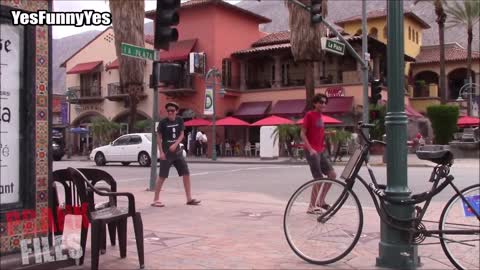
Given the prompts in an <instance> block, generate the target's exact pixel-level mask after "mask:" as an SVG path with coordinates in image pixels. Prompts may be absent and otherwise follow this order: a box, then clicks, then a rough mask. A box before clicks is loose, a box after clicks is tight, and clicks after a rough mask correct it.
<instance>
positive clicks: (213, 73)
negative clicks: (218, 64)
mask: <svg viewBox="0 0 480 270" xmlns="http://www.w3.org/2000/svg"><path fill="white" fill-rule="evenodd" d="M211 79H212V80H211ZM216 79H220V83H217V80H216ZM210 80H211V82H210ZM221 80H222V74H221V73H220V72H219V71H218V69H217V68H215V67H213V68H211V69H210V70H209V71H208V72H207V75H206V76H205V84H206V85H211V86H212V107H213V115H212V160H217V144H216V142H215V140H216V133H215V120H216V119H215V118H216V113H217V112H216V104H215V94H216V93H215V92H216V89H215V88H216V86H217V85H220V87H221V88H220V95H221V96H224V95H225V89H224V88H223V86H222V82H221Z"/></svg>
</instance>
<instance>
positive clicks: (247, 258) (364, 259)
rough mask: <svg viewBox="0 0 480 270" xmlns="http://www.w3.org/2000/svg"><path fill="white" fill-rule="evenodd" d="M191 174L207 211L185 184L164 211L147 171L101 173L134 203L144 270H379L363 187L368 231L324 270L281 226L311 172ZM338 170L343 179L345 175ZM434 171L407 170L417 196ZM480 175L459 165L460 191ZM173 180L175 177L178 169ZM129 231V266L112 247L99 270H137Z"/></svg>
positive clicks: (195, 168) (422, 251) (197, 169)
mask: <svg viewBox="0 0 480 270" xmlns="http://www.w3.org/2000/svg"><path fill="white" fill-rule="evenodd" d="M68 166H72V167H95V166H94V165H93V163H92V162H86V161H81V162H78V161H76V162H72V161H62V162H55V163H54V169H59V168H65V167H68ZM190 167H191V172H192V176H193V178H192V179H193V195H194V197H195V198H198V199H201V200H202V204H201V205H200V206H186V205H185V195H184V192H183V185H182V181H180V179H179V178H178V177H173V178H172V179H170V180H169V181H167V182H166V185H165V188H164V190H163V191H162V201H163V202H164V203H165V204H166V207H164V208H153V207H151V206H150V203H151V201H152V197H153V193H152V192H149V191H146V190H145V189H146V187H147V185H148V176H149V175H150V171H149V168H142V167H138V166H130V167H123V166H115V165H110V166H106V167H102V169H104V170H106V171H108V172H110V173H111V174H112V175H113V176H114V177H115V178H116V179H117V181H118V182H119V188H118V189H119V190H120V191H129V192H131V193H133V194H134V195H135V200H136V208H137V211H139V212H140V213H141V215H142V219H143V225H144V239H145V261H146V269H378V268H376V267H375V260H376V257H377V256H378V243H379V241H380V239H379V238H380V233H379V228H380V224H379V218H378V215H377V213H376V211H375V210H374V208H372V207H369V206H370V205H371V204H370V203H369V202H370V199H369V198H368V197H366V196H367V194H366V191H364V189H363V188H360V186H357V187H356V189H357V191H358V194H359V195H360V200H361V201H362V204H363V206H364V207H363V214H364V226H363V231H362V234H361V238H360V241H359V243H358V244H357V246H356V247H355V248H354V249H353V250H352V252H351V253H350V254H349V255H347V256H346V257H345V258H344V259H342V260H341V261H339V262H336V263H334V264H330V265H325V266H319V265H313V264H308V263H306V262H305V261H303V260H302V259H300V258H299V257H297V256H296V255H295V254H294V253H293V251H292V250H291V249H290V247H289V246H288V244H287V241H286V239H285V235H284V232H283V225H282V224H283V212H284V209H285V205H286V202H287V200H288V198H289V197H290V195H291V193H293V192H294V191H295V189H296V188H297V187H298V186H299V185H300V184H302V183H303V182H305V181H306V180H308V179H310V174H309V171H308V167H307V166H306V165H262V164H249V165H246V164H190ZM335 169H336V170H337V172H338V174H340V172H341V169H342V167H335ZM430 170H431V168H425V167H423V168H422V167H415V168H410V169H409V179H410V183H411V186H412V189H413V190H414V191H421V190H423V189H425V188H426V186H428V181H427V180H425V179H426V178H428V176H429V174H430ZM374 171H375V173H376V174H377V175H378V177H379V178H383V177H384V175H385V174H386V170H385V167H374ZM478 172H479V170H478V166H476V165H475V164H474V165H472V164H458V168H457V169H454V171H453V173H455V174H457V178H456V179H457V181H456V182H458V185H459V186H461V187H464V186H467V185H470V184H471V183H473V182H475V181H478ZM171 173H173V175H176V172H175V170H174V169H172V171H171ZM363 174H364V172H363ZM419 179H421V180H419ZM448 197H449V196H448V194H446V195H440V196H438V198H436V200H435V201H434V202H432V204H431V206H430V208H429V212H428V213H427V216H426V219H429V220H438V218H439V216H440V213H441V211H442V209H443V205H444V204H445V202H446V200H447V199H448ZM119 203H120V204H124V203H125V201H123V200H120V201H119ZM79 222H80V220H78V219H77V224H76V225H74V223H72V221H70V223H68V222H67V225H66V230H65V234H66V235H68V234H78V232H79V226H80V225H79ZM347 222H348V221H347ZM68 224H70V225H68ZM426 225H427V226H428V227H429V228H430V226H435V227H436V226H437V225H436V224H435V223H433V225H432V224H429V223H426ZM128 230H129V233H128V247H127V250H128V254H127V258H126V259H123V260H122V259H120V258H119V251H118V247H111V246H110V245H109V244H108V246H107V253H106V254H104V255H101V257H100V268H101V269H138V257H137V252H136V246H135V238H134V233H133V226H132V222H131V221H129V223H128ZM88 241H89V242H87V252H86V261H85V264H84V265H83V266H73V267H69V268H68V269H71V270H73V269H82V270H83V269H89V268H90V258H91V256H90V250H89V247H90V236H89V240H88ZM428 241H429V242H428V243H431V242H435V239H429V240H428ZM419 255H420V257H421V262H422V269H453V266H452V265H451V263H450V262H449V261H448V259H447V258H446V256H445V254H444V253H443V251H442V249H441V247H440V245H427V246H419Z"/></svg>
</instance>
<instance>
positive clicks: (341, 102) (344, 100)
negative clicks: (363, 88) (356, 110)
mask: <svg viewBox="0 0 480 270" xmlns="http://www.w3.org/2000/svg"><path fill="white" fill-rule="evenodd" d="M352 111H353V97H329V98H328V103H327V105H326V106H325V108H324V109H323V113H348V112H352Z"/></svg>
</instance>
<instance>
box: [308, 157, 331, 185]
mask: <svg viewBox="0 0 480 270" xmlns="http://www.w3.org/2000/svg"><path fill="white" fill-rule="evenodd" d="M305 152H306V153H305V157H306V158H307V161H308V165H310V171H311V172H312V176H313V178H315V179H317V178H322V173H323V174H324V175H328V173H329V172H330V171H332V170H333V167H332V164H331V163H330V160H329V159H328V157H327V155H326V154H325V152H322V153H317V154H316V155H313V156H312V155H311V154H310V152H309V151H305Z"/></svg>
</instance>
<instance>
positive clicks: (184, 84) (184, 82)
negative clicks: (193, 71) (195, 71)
mask: <svg viewBox="0 0 480 270" xmlns="http://www.w3.org/2000/svg"><path fill="white" fill-rule="evenodd" d="M161 93H163V94H166V95H169V96H175V95H177V94H182V95H183V94H187V95H188V94H192V93H195V88H194V87H193V76H191V75H184V76H183V78H182V79H181V80H180V81H178V82H176V83H173V84H169V85H166V87H165V88H163V89H161Z"/></svg>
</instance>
